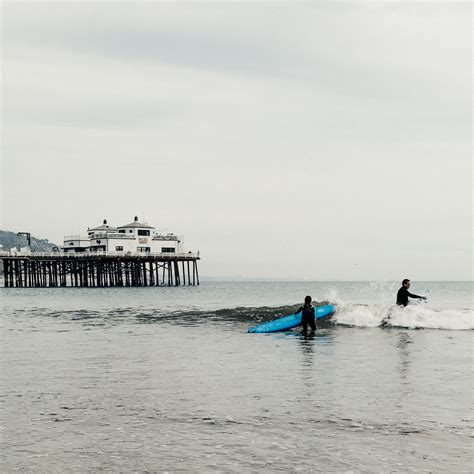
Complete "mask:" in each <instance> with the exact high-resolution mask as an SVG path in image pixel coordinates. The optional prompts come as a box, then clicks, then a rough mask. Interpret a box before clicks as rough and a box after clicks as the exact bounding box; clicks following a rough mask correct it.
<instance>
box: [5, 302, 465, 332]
mask: <svg viewBox="0 0 474 474" xmlns="http://www.w3.org/2000/svg"><path fill="white" fill-rule="evenodd" d="M328 303H330V302H327V301H324V302H320V303H317V304H316V306H318V305H323V304H328ZM332 304H334V305H335V306H336V312H335V314H334V315H333V316H332V317H331V318H330V319H329V321H326V322H323V321H320V322H318V326H323V327H324V326H326V327H327V326H328V325H339V326H353V327H378V326H381V325H384V324H383V323H386V324H385V325H386V326H390V327H402V328H410V329H445V330H472V329H474V314H473V312H472V310H471V309H466V310H457V309H445V310H434V309H431V308H428V307H426V306H421V305H413V306H407V307H406V308H400V307H398V306H393V305H364V304H345V303H344V302H341V301H333V303H332ZM297 306H298V305H297V304H295V305H285V306H276V307H274V306H260V307H245V306H238V307H235V308H219V309H212V310H211V309H200V308H186V309H182V310H178V311H176V310H170V308H166V309H164V308H136V307H122V308H111V309H95V310H92V309H76V310H65V311H57V310H54V311H51V309H47V308H32V309H22V310H16V311H14V312H13V313H14V314H15V315H16V316H20V315H23V314H24V313H28V315H29V316H32V315H34V316H40V317H50V318H60V319H61V318H62V319H63V320H65V321H68V320H69V321H76V322H77V321H82V322H84V323H86V324H87V323H88V322H89V323H96V324H97V323H103V322H107V323H108V324H120V323H122V322H128V323H130V322H136V323H141V324H154V323H155V324H156V323H173V324H183V325H189V324H191V325H198V324H199V323H206V322H221V323H231V324H232V323H242V324H248V325H256V324H260V323H264V322H267V321H271V320H274V319H276V318H279V317H283V316H286V315H288V314H291V313H293V312H294V311H295V309H296V308H297Z"/></svg>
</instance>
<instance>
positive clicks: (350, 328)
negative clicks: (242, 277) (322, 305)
mask: <svg viewBox="0 0 474 474" xmlns="http://www.w3.org/2000/svg"><path fill="white" fill-rule="evenodd" d="M417 286H418V287H419V288H421V291H420V290H419V289H418V288H417V289H415V288H412V290H413V291H414V292H415V293H418V294H422V293H423V290H425V289H429V290H430V293H429V296H430V299H429V302H428V304H422V305H413V306H411V307H408V308H406V310H398V309H396V308H394V307H393V305H392V304H391V303H392V302H393V301H392V300H393V296H394V294H395V293H396V290H397V289H398V285H396V284H392V283H365V284H364V283H330V282H325V283H320V282H318V283H311V282H291V283H285V282H278V283H270V282H265V283H262V282H259V283H251V282H244V283H213V282H203V283H202V285H201V286H200V287H195V288H192V287H186V288H115V289H74V288H65V289H60V288H55V289H1V290H0V298H1V304H2V317H1V321H0V322H1V343H2V345H1V356H2V357H1V380H2V392H3V393H2V396H1V399H0V401H1V407H2V415H1V416H2V424H1V429H2V431H1V442H2V452H3V453H4V456H3V459H2V464H3V468H2V470H3V471H6V472H11V471H14V470H27V471H49V472H51V471H63V470H71V471H77V472H84V471H96V470H101V469H104V470H112V471H122V472H123V471H125V472H127V471H166V470H171V471H175V470H184V471H212V470H218V471H226V472H227V471H229V472H233V471H234V472H242V471H251V470H266V471H277V470H282V471H298V470H302V471H307V470H321V471H351V470H352V471H365V472H380V471H402V472H406V471H428V472H429V471H441V470H449V471H453V472H468V471H470V470H471V469H472V461H473V448H472V447H473V433H472V429H473V425H474V422H473V418H474V417H473V413H472V399H473V393H474V392H473V386H472V361H473V359H472V355H473V354H472V347H473V346H472V342H473V333H472V328H473V312H472V283H420V284H418V285H417ZM417 290H418V291H417ZM307 293H310V294H312V296H313V297H314V298H315V299H316V300H317V301H319V302H323V301H328V302H331V303H335V304H336V305H337V307H338V312H337V314H336V315H335V318H334V319H333V320H332V321H330V322H325V323H323V324H322V326H321V327H320V328H319V329H318V331H317V333H316V335H315V337H313V338H306V339H305V338H303V337H302V336H300V335H299V333H298V332H297V331H292V332H289V333H278V334H267V335H262V334H248V333H247V332H246V331H247V329H248V327H250V326H252V325H255V324H257V323H258V322H260V321H266V320H269V319H271V318H273V317H274V316H275V314H277V315H283V314H287V313H288V312H290V311H291V310H292V309H293V308H294V306H296V305H297V304H298V303H300V301H301V300H302V298H303V297H304V296H305V295H306V294H307ZM387 315H390V322H391V324H392V325H393V326H394V327H389V328H380V327H378V324H380V322H381V320H382V319H383V318H385V317H387ZM415 328H421V329H415Z"/></svg>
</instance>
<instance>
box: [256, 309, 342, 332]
mask: <svg viewBox="0 0 474 474" xmlns="http://www.w3.org/2000/svg"><path fill="white" fill-rule="evenodd" d="M335 310H336V308H335V307H334V306H333V305H332V304H327V305H324V306H315V308H314V312H315V317H316V319H321V318H324V317H326V316H329V315H330V314H332V313H334V311H335ZM297 326H301V313H299V314H290V315H288V316H284V317H283V318H279V319H275V320H274V321H268V322H267V323H263V324H260V325H259V326H255V327H253V328H249V330H248V332H258V333H261V332H278V331H287V330H288V329H291V328H295V327H297Z"/></svg>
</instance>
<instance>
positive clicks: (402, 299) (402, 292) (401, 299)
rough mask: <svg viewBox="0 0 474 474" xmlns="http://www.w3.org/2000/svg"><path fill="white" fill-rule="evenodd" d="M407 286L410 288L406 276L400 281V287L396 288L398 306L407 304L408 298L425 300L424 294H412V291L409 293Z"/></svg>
mask: <svg viewBox="0 0 474 474" xmlns="http://www.w3.org/2000/svg"><path fill="white" fill-rule="evenodd" d="M408 288H410V280H408V278H405V280H403V281H402V287H401V288H400V289H399V290H398V293H397V305H398V306H406V305H407V304H408V298H417V299H421V300H425V301H426V296H418V295H414V294H413V293H410V292H409V291H408Z"/></svg>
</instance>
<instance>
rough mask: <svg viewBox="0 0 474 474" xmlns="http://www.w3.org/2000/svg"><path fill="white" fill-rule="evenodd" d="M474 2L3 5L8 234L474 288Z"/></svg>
mask: <svg viewBox="0 0 474 474" xmlns="http://www.w3.org/2000/svg"><path fill="white" fill-rule="evenodd" d="M471 18H472V16H471V5H470V2H465V3H438V2H403V3H396V2H367V3H364V2H353V3H340V2H315V3H313V4H310V3H240V4H239V3H232V4H230V3H225V4H222V3H198V2H188V3H180V2H177V3H156V2H142V3H140V2H133V3H128V2H127V3H126V2H102V3H99V2H77V3H69V2H67V3H66V2H50V3H46V2H45V3H36V2H35V3H33V2H21V3H18V2H5V3H4V4H3V15H2V31H3V52H2V66H3V68H2V69H3V85H2V99H3V104H2V113H3V114H2V115H3V128H2V132H3V136H2V139H3V143H2V190H1V198H2V207H1V209H2V216H1V228H2V229H4V230H13V231H29V232H31V233H33V234H34V235H37V236H40V237H46V238H49V239H50V240H51V241H54V242H56V243H61V242H62V238H63V236H64V235H69V234H76V233H80V232H83V231H84V230H85V229H86V228H87V227H88V226H90V227H93V226H96V225H98V224H100V223H101V222H102V219H104V218H107V219H108V222H109V223H110V224H115V225H121V224H125V223H128V222H130V221H131V220H132V219H133V216H135V215H138V216H139V217H140V219H143V220H146V221H148V222H149V223H150V224H151V225H155V226H157V227H158V228H160V229H164V230H167V231H173V232H176V233H179V234H184V237H185V243H186V246H187V248H189V249H191V250H197V249H199V250H200V251H201V254H202V258H203V260H202V262H201V264H200V269H201V273H202V274H204V275H212V276H236V275H241V276H252V277H276V278H289V279H299V278H304V279H347V280H352V279H355V280H377V279H395V280H399V279H401V278H405V277H409V278H412V279H414V280H416V279H418V280H421V279H440V280H452V279H471V276H472V273H471V270H472V243H471V241H472V200H471V192H472V164H471V156H472V142H471V138H472V137H471V135H472V117H471V107H472V99H471V89H472V87H471V44H472V39H471V30H472V19H471Z"/></svg>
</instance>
